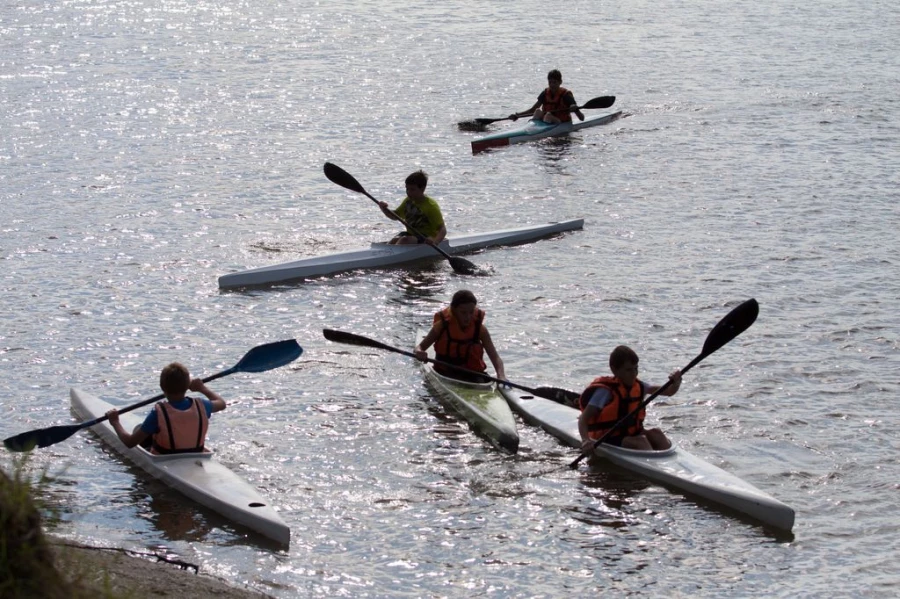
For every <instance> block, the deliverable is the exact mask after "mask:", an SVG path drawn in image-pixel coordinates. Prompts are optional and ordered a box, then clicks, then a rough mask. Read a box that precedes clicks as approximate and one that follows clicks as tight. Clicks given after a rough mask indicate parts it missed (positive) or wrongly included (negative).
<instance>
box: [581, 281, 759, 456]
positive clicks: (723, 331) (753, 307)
mask: <svg viewBox="0 0 900 599" xmlns="http://www.w3.org/2000/svg"><path fill="white" fill-rule="evenodd" d="M758 314H759V304H757V303H756V300H755V299H749V300H747V301H746V302H744V303H742V304H741V305H740V306H738V307H737V308H735V309H734V310H732V311H731V312H729V313H728V314H726V315H725V318H723V319H722V320H720V321H719V323H718V324H717V325H716V326H714V327H713V330H711V331H710V332H709V335H707V336H706V341H705V342H704V343H703V351H701V352H700V355H698V356H697V357H696V358H694V359H693V360H691V363H690V364H688V365H687V366H685V367H684V368H682V369H681V373H682V374H684V373H685V372H687V371H688V370H690V369H691V368H693V367H694V366H696V365H697V364H699V363H700V361H701V360H703V359H704V358H705V357H706V356H708V355H710V354H711V353H713V352H714V351H716V350H717V349H719V348H720V347H722V346H723V345H725V344H726V343H728V342H729V341H731V340H732V339H734V338H735V337H737V336H738V335H740V334H741V333H743V332H744V331H746V330H747V329H749V328H750V325H752V324H753V323H754V321H756V317H757V315H758ZM671 384H672V381H671V379H670V380H668V381H666V384H664V385H663V386H662V387H660V388H659V389H657V390H656V393H654V394H653V395H651V396H650V397H648V398H647V399H645V400H644V401H642V402H641V403H640V404H638V406H637V407H636V408H635V409H633V410H632V411H631V413H629V414H628V415H627V416H625V417H624V418H622V419H621V420H619V421H618V422H616V423H615V424H614V425H613V426H612V428H610V429H609V430H607V431H606V432H605V433H604V434H603V435H602V436H601V437H600V438H599V439H597V440H596V441H594V442H593V444H592V445H591V451H590V452H589V453H582V454H581V455H580V456H578V458H577V459H576V460H574V461H573V462H572V463H570V464H569V468H572V469H573V470H574V469H575V468H577V467H578V463H579V462H581V460H583V459H584V458H586V457H587V456H588V455H590V454H591V453H593V452H594V448H596V447H597V446H598V445H600V444H601V443H603V441H604V440H605V439H606V438H607V437H609V436H610V435H611V434H612V432H613V431H615V430H616V429H617V428H619V427H620V426H621V425H622V424H624V423H625V422H628V421H629V420H630V419H632V418H634V417H635V416H636V415H637V413H638V412H640V411H641V410H642V409H644V408H645V407H646V406H647V404H649V403H650V402H651V401H653V400H654V399H656V397H657V396H658V395H659V394H660V393H662V392H663V391H665V390H666V389H667V388H668V387H669V385H671Z"/></svg>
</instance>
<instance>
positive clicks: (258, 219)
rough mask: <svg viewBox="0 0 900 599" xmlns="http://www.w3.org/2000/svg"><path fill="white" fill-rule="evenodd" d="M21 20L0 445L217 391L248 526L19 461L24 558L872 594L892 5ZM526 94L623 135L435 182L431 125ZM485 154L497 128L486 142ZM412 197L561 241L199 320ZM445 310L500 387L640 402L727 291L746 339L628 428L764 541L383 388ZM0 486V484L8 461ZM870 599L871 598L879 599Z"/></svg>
mask: <svg viewBox="0 0 900 599" xmlns="http://www.w3.org/2000/svg"><path fill="white" fill-rule="evenodd" d="M808 4H809V3H803V2H797V1H796V0H787V1H785V2H762V3H760V2H745V1H739V2H714V1H707V2H699V3H689V4H688V5H685V4H684V3H676V2H663V3H659V2H655V3H646V2H595V1H590V2H588V1H576V2H571V3H568V4H566V5H565V6H564V8H563V9H562V11H561V12H562V13H563V15H562V16H563V18H561V19H560V20H558V21H557V22H553V23H551V22H550V21H549V20H547V19H546V18H542V17H541V14H542V13H545V12H546V11H547V9H548V6H547V5H546V4H545V3H539V2H530V1H527V0H526V1H524V2H517V3H475V2H450V3H439V4H435V3H421V2H412V3H408V2H396V1H393V0H378V1H374V0H373V1H370V2H356V3H346V4H342V3H312V2H295V3H276V2H266V1H262V2H228V3H224V2H200V3H188V2H183V1H180V0H172V1H159V0H146V1H135V2H115V1H109V2H59V3H43V4H40V3H39V4H33V3H32V4H22V5H4V6H3V7H0V132H2V135H0V183H2V186H0V208H2V214H3V216H2V219H0V220H2V241H0V257H2V268H0V301H2V305H3V308H4V310H3V311H4V314H5V317H4V319H3V326H2V328H0V368H2V373H3V376H2V379H0V389H2V394H0V415H2V425H0V428H2V435H3V437H4V438H5V437H7V436H9V435H12V434H15V433H18V432H22V431H25V430H29V429H33V428H40V427H44V426H50V425H52V424H63V423H69V422H70V421H71V415H70V412H69V410H68V389H69V387H70V386H81V387H84V388H86V389H88V390H90V391H92V392H94V393H97V394H100V395H102V396H105V397H110V398H116V399H117V400H118V401H120V402H121V403H122V405H127V404H130V403H134V402H136V401H138V400H140V399H143V398H146V397H150V396H152V395H155V394H156V393H157V392H158V391H157V387H156V380H157V372H158V370H159V368H160V367H161V366H163V365H164V364H165V363H167V362H169V361H171V360H173V359H180V360H182V361H184V362H186V363H187V364H188V365H189V366H190V367H191V369H192V370H193V371H194V373H195V374H197V375H199V376H204V375H208V374H212V373H214V372H216V371H218V370H222V369H224V368H227V367H229V366H231V365H233V364H234V363H235V362H236V361H237V360H238V359H240V357H241V356H242V355H243V354H244V353H246V351H248V350H249V349H250V348H251V347H253V346H255V345H258V344H261V343H265V342H268V341H273V340H277V339H284V338H296V339H298V341H299V342H300V344H301V345H302V346H303V347H304V349H305V353H304V355H303V357H302V358H301V359H300V360H298V361H297V362H295V363H294V364H292V365H291V366H289V367H286V368H282V369H279V370H276V371H272V372H268V373H263V374H255V375H234V376H232V377H230V378H227V379H221V380H219V381H217V382H216V383H214V384H215V388H216V389H217V390H219V391H220V392H222V393H223V395H225V396H226V397H227V398H228V399H229V400H230V401H231V404H230V406H229V408H228V410H227V411H225V412H223V413H222V414H217V415H216V417H215V418H214V425H213V427H212V431H211V434H210V443H211V445H213V446H215V448H216V449H217V451H218V452H219V457H220V459H221V460H222V461H223V462H224V463H226V464H228V465H229V466H230V467H232V468H234V469H235V470H237V471H239V472H240V473H241V474H242V475H244V476H245V477H246V478H247V479H248V480H249V481H250V482H252V483H253V484H254V485H256V486H257V487H259V488H260V489H261V490H262V491H263V493H264V494H265V495H266V496H268V497H269V498H270V499H271V501H272V502H273V503H274V504H275V505H276V506H278V507H279V508H280V509H281V510H282V513H283V514H284V517H285V519H286V521H287V522H288V523H289V524H290V526H291V529H292V533H293V539H294V540H293V543H292V545H291V547H290V550H289V551H278V550H273V549H272V548H271V547H268V546H267V545H266V544H265V543H264V542H262V541H260V540H259V539H256V538H254V537H247V536H245V534H244V531H242V530H238V529H236V528H234V527H232V526H231V525H230V524H229V523H227V522H224V521H222V520H220V519H218V518H217V517H216V516H215V515H212V514H210V513H208V512H206V511H204V510H202V509H198V508H197V506H195V505H193V504H190V503H187V502H185V501H183V500H182V499H181V498H180V496H178V495H177V494H174V493H172V492H169V491H167V490H166V489H164V488H162V487H161V485H160V484H159V483H156V482H154V481H152V480H150V479H148V478H147V477H146V476H144V475H143V474H141V473H139V472H137V471H135V470H134V469H132V468H131V467H129V466H127V465H125V464H124V463H123V462H122V461H121V460H119V459H118V458H117V457H115V456H114V455H113V454H111V453H110V452H108V451H107V450H105V449H104V448H102V447H101V446H100V445H99V443H98V441H97V440H96V439H95V438H94V437H92V436H91V435H89V434H79V435H77V436H75V437H73V438H72V439H70V440H68V441H66V442H65V443H61V444H58V445H55V446H53V447H49V448H46V449H44V450H40V451H38V452H35V453H34V454H33V456H32V458H31V461H30V463H29V464H30V467H32V468H34V469H35V470H36V471H39V470H40V469H42V468H46V469H48V470H49V471H50V472H51V473H53V474H56V482H55V483H53V484H52V485H51V487H50V491H51V493H52V495H53V498H54V499H55V500H56V501H57V502H58V504H59V505H60V506H61V507H62V510H63V513H62V518H63V523H62V525H61V530H60V532H61V533H62V534H65V535H70V536H72V537H74V538H77V539H79V540H82V541H86V542H93V543H98V544H109V545H115V546H123V547H129V548H138V549H142V550H143V549H146V548H161V549H164V550H166V551H169V552H172V553H173V554H176V555H178V556H179V557H180V558H181V559H184V560H186V561H191V562H194V563H199V564H202V566H203V569H204V570H205V571H207V572H210V573H213V574H217V575H219V576H222V577H224V578H226V579H228V580H231V581H234V582H246V583H249V584H251V585H253V586H255V587H257V588H260V589H262V590H264V591H266V592H268V593H271V594H273V595H276V596H278V597H301V596H351V595H352V596H354V597H439V596H440V597H472V596H490V597H560V596H563V595H570V594H581V593H597V592H599V591H607V592H609V591H613V592H616V593H618V594H621V595H625V596H637V595H640V596H650V597H654V596H675V597H687V596H708V597H746V596H754V595H758V596H779V597H825V596H867V597H890V596H893V595H894V594H895V592H896V588H897V586H898V584H900V568H898V566H897V558H898V557H900V524H898V522H900V521H898V519H897V505H898V490H900V484H898V482H897V481H898V480H900V476H898V457H897V456H898V449H900V446H898V441H897V435H896V429H897V427H898V425H900V419H898V416H897V411H896V409H895V404H896V395H897V391H898V388H900V381H898V376H897V372H898V362H900V359H898V351H897V350H898V338H900V335H898V332H900V326H898V320H897V305H898V298H900V284H898V281H900V277H898V274H900V272H898V258H897V256H898V255H900V247H898V246H900V244H898V241H897V240H898V236H897V234H896V226H897V222H898V208H897V198H898V194H897V189H898V175H897V173H898V166H900V159H898V151H897V148H898V147H900V146H898V142H900V130H898V125H897V123H898V101H897V94H896V91H897V89H898V77H897V73H900V64H898V62H900V60H898V53H897V52H896V42H895V40H896V39H897V38H898V34H900V25H898V24H900V9H898V8H897V7H896V6H895V5H893V4H889V3H884V2H870V3H864V4H859V3H851V2H844V1H835V2H825V3H817V4H815V5H814V6H808ZM554 67H557V68H559V69H561V70H562V72H563V76H564V84H565V85H566V86H568V87H570V88H571V89H573V90H574V91H575V94H576V98H577V99H578V100H579V102H582V103H583V102H585V101H586V100H588V99H589V98H591V97H594V96H601V95H615V96H616V97H617V101H616V104H615V108H617V109H621V110H623V111H624V112H625V118H623V119H620V120H618V121H616V122H615V123H613V124H611V125H609V126H606V127H601V128H594V129H588V130H585V131H582V132H580V133H578V134H575V135H573V136H571V137H569V138H567V139H559V140H550V141H546V142H541V143H532V144H524V145H519V146H514V147H510V148H506V149H503V150H498V151H492V152H488V153H485V154H480V155H477V156H472V155H471V152H470V149H469V144H470V142H471V140H472V139H474V134H472V133H467V132H461V131H459V130H458V129H457V128H456V123H457V121H461V120H465V119H471V118H474V117H500V116H504V115H506V114H509V113H510V112H512V111H514V110H523V109H525V108H526V107H528V106H529V105H530V104H531V103H532V102H533V101H534V97H535V96H536V95H537V93H538V92H539V91H540V89H541V87H542V85H543V82H544V78H545V75H546V72H547V71H548V70H549V69H550V68H554ZM505 126H507V125H506V124H503V123H499V124H497V125H496V126H495V127H494V129H493V130H500V129H501V128H503V127H505ZM326 160H327V161H332V162H335V163H336V164H338V165H340V166H342V167H343V168H345V169H346V170H347V171H349V172H350V173H352V174H353V175H354V176H356V177H357V178H358V179H359V180H360V182H361V183H362V184H363V185H364V186H365V188H366V189H367V190H368V191H369V192H370V193H371V194H372V195H373V196H375V197H376V198H379V199H385V200H388V201H389V202H391V203H392V204H393V203H395V202H396V201H397V200H398V198H399V197H400V196H401V194H402V192H403V179H404V178H405V176H406V175H407V174H408V173H409V172H411V171H413V170H415V169H418V168H424V169H425V170H426V171H427V172H428V173H429V174H430V175H431V183H430V185H429V193H430V194H432V195H433V196H434V197H435V198H437V199H438V200H439V201H440V202H441V205H442V208H443V210H444V212H445V215H446V218H447V221H448V226H449V228H450V230H451V234H452V233H454V232H469V231H486V230H493V229H502V228H507V227H511V226H520V225H525V224H531V223H541V222H546V221H554V220H563V219H568V218H578V217H583V218H585V220H586V224H585V228H584V230H583V231H580V232H576V233H573V234H569V235H566V236H563V237H561V238H557V239H552V240H547V241H542V242H539V243H535V244H532V245H526V246H520V247H516V248H508V249H495V250H490V251H486V252H484V253H481V254H476V255H474V256H468V258H469V259H470V260H471V261H473V262H475V263H477V264H479V265H481V266H485V267H490V268H491V269H493V274H491V275H490V276H486V277H465V276H459V275H455V274H453V272H452V271H451V270H450V268H449V267H448V266H447V265H446V264H443V263H436V264H435V265H432V266H425V267H422V268H419V269H414V270H402V271H401V270H387V271H373V272H365V273H350V274H345V275H342V276H337V277H330V278H326V279H323V280H319V281H311V282H307V283H302V284H297V285H282V286H274V287H271V288H266V289H255V290H249V291H236V292H222V291H219V289H218V287H217V283H216V281H217V278H218V276H220V275H221V274H224V273H227V272H234V271H237V270H241V269H245V268H250V267H255V266H262V265H267V264H273V263H277V262H284V261H288V260H295V259H298V258H301V257H305V256H314V255H319V254H323V253H327V252H331V251H338V250H343V249H350V248H356V247H362V246H366V245H367V244H368V243H369V242H370V241H374V240H381V239H385V238H387V237H388V236H390V235H391V234H392V233H393V232H395V231H396V230H397V227H395V226H393V225H392V223H390V222H388V221H386V219H384V217H383V216H382V215H381V213H380V212H379V211H378V209H377V207H375V206H374V205H372V203H371V202H370V201H369V200H368V199H366V198H365V197H364V196H361V195H359V194H354V193H352V192H349V191H346V190H344V189H342V188H339V187H337V186H335V185H333V184H332V183H330V182H329V181H328V180H327V179H325V177H324V176H323V174H322V165H323V163H324V162H325V161H326ZM461 287H467V288H470V289H472V290H473V291H474V292H475V293H476V295H477V296H478V297H479V298H480V300H481V306H482V307H483V308H484V309H485V310H486V311H487V313H488V321H487V323H488V325H489V327H490V330H491V333H492V336H493V338H494V340H495V342H496V344H497V346H498V348H499V350H500V352H501V354H502V356H503V357H504V359H505V361H506V366H507V374H508V376H509V377H510V378H511V379H512V380H514V381H517V382H520V383H523V384H528V385H539V384H549V385H555V386H563V387H568V388H572V389H579V388H581V387H582V386H583V385H584V384H586V383H587V382H588V381H589V380H590V379H591V378H593V377H594V376H596V375H598V374H602V373H604V372H605V371H606V366H605V364H606V356H607V355H608V353H609V351H610V349H611V348H612V347H613V346H615V345H618V344H620V343H626V344H628V345H630V346H632V347H633V348H634V349H635V350H637V351H638V353H639V354H640V356H641V358H642V359H641V371H642V376H643V377H645V378H646V379H647V380H649V381H651V382H657V381H662V380H664V378H665V376H666V374H667V373H668V372H669V371H670V370H672V369H674V368H678V367H683V366H684V365H686V364H687V363H688V362H690V360H691V359H692V358H693V357H694V356H696V355H697V354H698V353H699V352H700V350H701V348H702V346H703V341H704V339H705V337H706V335H707V333H708V332H709V330H710V329H711V328H712V326H713V325H714V324H715V323H716V322H717V321H718V320H719V319H720V318H721V317H722V316H724V315H725V314H726V313H727V312H728V311H729V310H730V309H732V308H733V307H734V306H736V305H737V304H738V303H739V302H741V301H743V300H745V299H747V298H750V297H754V298H756V299H757V300H758V301H759V304H760V307H761V311H760V316H759V319H758V320H757V322H756V324H754V326H753V327H751V328H750V329H749V330H748V331H747V332H745V333H744V334H743V335H741V336H740V337H739V338H737V339H736V340H734V341H733V342H731V343H730V344H729V345H727V346H726V347H724V348H722V349H721V350H719V351H718V352H717V353H716V354H715V355H713V356H710V357H709V358H707V359H706V360H705V361H704V362H703V363H702V364H701V365H699V366H698V367H697V368H695V369H693V370H692V371H691V372H690V373H689V374H688V375H687V376H686V377H685V384H684V385H683V386H682V390H681V392H679V394H678V395H676V396H675V397H672V398H663V399H660V400H657V401H655V402H654V403H653V404H652V405H651V409H650V416H649V418H650V420H651V422H653V423H655V424H658V425H660V426H662V427H663V428H665V429H666V431H667V432H668V433H669V434H670V436H671V437H672V438H673V439H675V440H676V441H677V443H678V444H679V445H681V446H682V447H683V448H685V449H687V450H689V451H691V452H692V453H694V454H696V455H698V456H700V457H703V458H704V459H707V460H708V461H710V462H712V463H714V464H716V465H719V466H721V467H723V468H725V469H727V470H729V471H731V472H733V473H735V474H737V475H738V476H741V477H742V478H744V479H746V480H748V481H750V482H752V483H753V484H755V485H757V486H758V487H760V488H761V489H763V490H765V491H767V492H769V493H771V494H773V495H775V496H776V497H778V498H779V499H781V500H782V501H784V502H786V503H788V504H790V505H791V506H793V507H794V508H795V509H796V511H797V523H796V526H795V529H794V534H793V535H789V536H786V537H785V536H783V535H776V534H773V533H772V532H771V531H767V530H766V529H764V528H762V527H760V526H758V525H756V524H754V523H752V522H749V521H745V520H742V519H740V518H736V517H734V516H733V515H732V514H728V513H725V512H723V511H721V510H719V509H716V508H713V507H710V506H707V505H698V504H697V503H696V502H695V501H693V500H690V499H686V498H684V497H683V496H680V495H678V494H675V493H673V492H671V491H669V490H666V489H663V488H660V487H657V486H655V485H651V484H648V483H645V482H642V481H640V480H636V479H634V478H632V477H630V476H628V475H627V474H625V473H622V472H619V471H615V470H610V469H604V468H600V467H595V468H594V469H588V468H584V467H583V468H582V469H581V470H580V471H579V472H573V471H570V470H569V469H567V468H566V467H565V464H566V463H567V462H568V461H570V460H571V459H573V458H574V457H575V456H574V455H573V454H572V452H571V451H569V450H568V449H566V448H564V447H562V446H561V445H560V444H558V443H557V442H556V441H555V440H554V439H553V438H551V437H549V436H548V435H546V434H544V433H542V432H540V431H538V430H535V429H533V428H531V427H529V426H527V425H524V424H522V425H521V426H520V434H521V444H520V447H521V449H520V452H519V454H518V455H517V456H515V457H510V456H505V455H503V454H500V453H498V452H497V451H496V450H494V449H493V448H491V447H490V446H489V445H488V444H487V443H486V442H484V441H483V440H482V439H481V438H480V437H478V436H476V435H474V434H473V433H472V432H471V431H470V430H469V428H468V427H467V426H466V424H465V423H463V422H460V421H459V420H458V419H457V418H456V417H454V416H453V415H452V414H450V413H448V411H447V410H446V409H445V408H444V407H443V406H442V405H441V404H440V403H439V402H437V401H436V400H435V399H434V398H433V397H432V396H431V394H430V393H429V391H428V389H427V388H426V387H425V385H424V383H423V380H422V377H421V374H420V372H419V370H418V368H417V365H416V364H415V363H413V362H412V361H411V360H409V359H408V358H405V357H403V356H400V355H397V354H393V353H386V352H383V351H378V350H369V349H365V348H358V347H352V346H340V345H336V344H331V343H328V342H326V341H325V339H324V338H323V337H322V334H321V330H322V328H336V329H341V330H346V331H351V332H355V333H359V334H362V335H366V336H368V337H371V338H373V339H377V340H380V341H383V342H385V343H389V344H392V345H395V346H398V347H402V348H405V349H410V348H411V347H412V343H413V336H414V334H415V331H416V329H418V328H420V327H422V326H426V325H427V324H428V323H429V322H430V319H431V314H432V313H433V312H434V311H435V310H437V309H438V308H439V307H440V306H442V305H443V304H445V303H446V302H448V301H449V298H450V296H451V295H452V294H453V292H454V291H456V290H457V289H459V288H461ZM10 459H11V458H10V457H9V456H7V458H6V459H5V460H4V465H5V466H8V465H9V464H10ZM892 589H894V590H892Z"/></svg>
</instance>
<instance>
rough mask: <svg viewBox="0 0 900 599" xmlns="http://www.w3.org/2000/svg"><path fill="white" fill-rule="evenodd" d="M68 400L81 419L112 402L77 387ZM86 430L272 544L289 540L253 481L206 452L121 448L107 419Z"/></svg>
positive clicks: (128, 423)
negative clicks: (166, 452)
mask: <svg viewBox="0 0 900 599" xmlns="http://www.w3.org/2000/svg"><path fill="white" fill-rule="evenodd" d="M71 400H72V408H73V409H74V411H75V412H76V413H77V414H78V416H79V417H81V418H82V419H83V420H84V421H88V420H93V419H94V418H97V417H99V416H102V415H104V414H105V413H106V412H107V411H108V410H110V409H112V408H114V407H116V406H114V405H112V404H110V403H108V402H106V401H103V400H102V399H99V398H97V397H95V396H93V395H90V394H89V393H85V392H84V391H81V390H79V389H72V390H71ZM148 409H149V407H148ZM120 420H121V422H122V426H123V427H124V428H125V430H128V431H130V430H133V429H134V427H135V426H136V425H138V424H140V423H141V421H142V418H141V417H140V416H138V415H137V414H135V413H134V412H126V413H125V414H122V415H121V416H120ZM91 430H92V431H94V433H96V434H97V435H98V436H99V437H100V438H101V439H102V440H103V441H104V442H105V443H107V444H108V445H110V446H111V447H113V448H114V449H116V451H118V452H119V453H121V454H122V455H123V456H124V457H125V458H127V459H128V460H129V461H131V462H132V463H134V464H135V465H136V466H139V467H140V468H142V469H143V470H145V471H146V472H147V473H149V474H151V475H152V476H154V477H156V478H158V479H159V480H161V481H163V482H164V483H165V484H167V485H168V486H170V487H172V488H173V489H176V490H178V491H180V492H181V493H183V494H184V495H186V496H188V497H190V498H191V499H193V500H194V501H196V502H197V503H199V504H201V505H204V506H206V507H208V508H210V509H211V510H213V511H215V512H217V513H219V514H221V515H222V516H225V517H226V518H228V519H229V520H232V521H234V522H236V523H238V524H241V525H243V526H246V527H247V528H249V529H251V530H254V531H256V532H257V533H259V534H262V535H264V536H266V537H268V538H270V539H273V540H275V541H277V542H278V543H281V544H283V545H288V544H290V541H291V530H290V528H288V526H287V524H285V522H284V520H282V519H281V516H279V515H278V513H277V512H276V511H275V510H274V509H273V508H272V507H271V506H269V505H268V502H267V501H266V500H265V499H264V498H263V497H262V496H261V495H260V494H259V492H258V491H257V490H256V489H255V488H254V487H253V486H251V485H250V484H249V483H247V481H245V480H244V479H243V478H241V477H240V476H238V475H237V474H236V473H235V472H233V471H232V470H230V469H228V468H227V467H225V466H224V465H223V464H222V463H221V462H219V461H218V460H216V459H215V457H214V455H213V453H212V452H209V451H208V452H204V453H188V454H175V455H163V456H157V455H153V454H151V453H150V452H148V451H146V450H145V449H143V448H141V447H134V448H131V449H129V448H127V447H125V445H124V444H122V442H121V441H120V440H119V437H118V435H116V432H115V431H114V430H113V427H112V425H110V424H109V421H104V422H101V423H99V424H96V425H94V426H92V427H91Z"/></svg>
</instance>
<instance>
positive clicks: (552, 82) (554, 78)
mask: <svg viewBox="0 0 900 599" xmlns="http://www.w3.org/2000/svg"><path fill="white" fill-rule="evenodd" d="M547 85H548V86H549V87H550V90H551V91H554V92H555V91H556V90H558V89H559V86H560V85H562V73H560V72H559V71H558V70H557V69H553V70H552V71H550V72H549V73H547Z"/></svg>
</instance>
